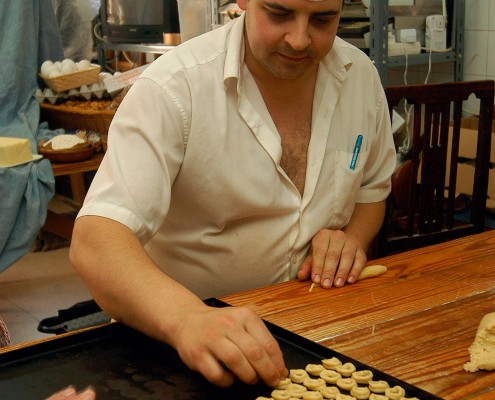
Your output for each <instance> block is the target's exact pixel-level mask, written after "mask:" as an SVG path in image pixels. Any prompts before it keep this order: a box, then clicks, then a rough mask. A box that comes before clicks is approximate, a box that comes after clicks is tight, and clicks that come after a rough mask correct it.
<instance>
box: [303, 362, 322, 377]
mask: <svg viewBox="0 0 495 400" xmlns="http://www.w3.org/2000/svg"><path fill="white" fill-rule="evenodd" d="M305 369H306V372H307V373H308V374H310V375H313V376H320V374H321V372H322V371H324V370H325V367H324V366H323V365H321V364H308V365H306V368H305Z"/></svg>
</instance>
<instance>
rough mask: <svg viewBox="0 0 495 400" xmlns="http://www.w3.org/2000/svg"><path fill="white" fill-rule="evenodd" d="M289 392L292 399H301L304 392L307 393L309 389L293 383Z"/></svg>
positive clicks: (288, 389)
mask: <svg viewBox="0 0 495 400" xmlns="http://www.w3.org/2000/svg"><path fill="white" fill-rule="evenodd" d="M287 391H288V392H289V393H290V397H295V398H298V399H300V398H301V397H302V395H303V393H304V392H307V391H308V389H307V388H306V386H303V385H300V384H299V383H291V384H290V385H289V387H288V388H287Z"/></svg>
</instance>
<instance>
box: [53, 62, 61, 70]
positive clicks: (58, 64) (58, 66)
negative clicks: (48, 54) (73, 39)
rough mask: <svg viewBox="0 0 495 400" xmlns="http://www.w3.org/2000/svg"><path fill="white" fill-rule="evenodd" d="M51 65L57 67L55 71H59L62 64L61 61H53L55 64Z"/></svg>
mask: <svg viewBox="0 0 495 400" xmlns="http://www.w3.org/2000/svg"><path fill="white" fill-rule="evenodd" d="M53 65H54V66H55V67H57V69H58V70H59V71H60V68H61V67H62V62H61V61H55V62H54V63H53Z"/></svg>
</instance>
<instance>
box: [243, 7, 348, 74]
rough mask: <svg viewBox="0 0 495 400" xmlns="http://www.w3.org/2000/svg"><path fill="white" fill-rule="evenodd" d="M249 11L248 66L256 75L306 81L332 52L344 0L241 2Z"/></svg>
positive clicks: (247, 14)
mask: <svg viewBox="0 0 495 400" xmlns="http://www.w3.org/2000/svg"><path fill="white" fill-rule="evenodd" d="M238 5H239V7H240V8H241V9H244V10H246V11H247V12H246V32H245V33H246V37H247V43H246V64H247V66H248V67H249V69H250V70H251V72H252V73H253V74H255V75H260V74H263V76H267V75H266V74H267V72H268V73H269V74H271V76H274V77H276V78H280V79H286V80H290V79H298V78H304V77H305V76H306V74H308V73H314V72H315V71H316V70H317V67H318V63H319V62H320V61H321V60H322V59H323V58H324V57H325V55H326V54H327V53H328V52H329V51H330V49H331V48H332V45H333V42H334V40H335V35H336V34H337V28H338V25H339V18H340V13H341V10H342V0H320V1H311V0H238Z"/></svg>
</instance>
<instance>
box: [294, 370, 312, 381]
mask: <svg viewBox="0 0 495 400" xmlns="http://www.w3.org/2000/svg"><path fill="white" fill-rule="evenodd" d="M289 378H290V380H291V381H292V382H294V383H303V382H304V380H305V379H306V378H309V375H308V373H307V372H306V371H305V370H304V369H291V370H290V371H289Z"/></svg>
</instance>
